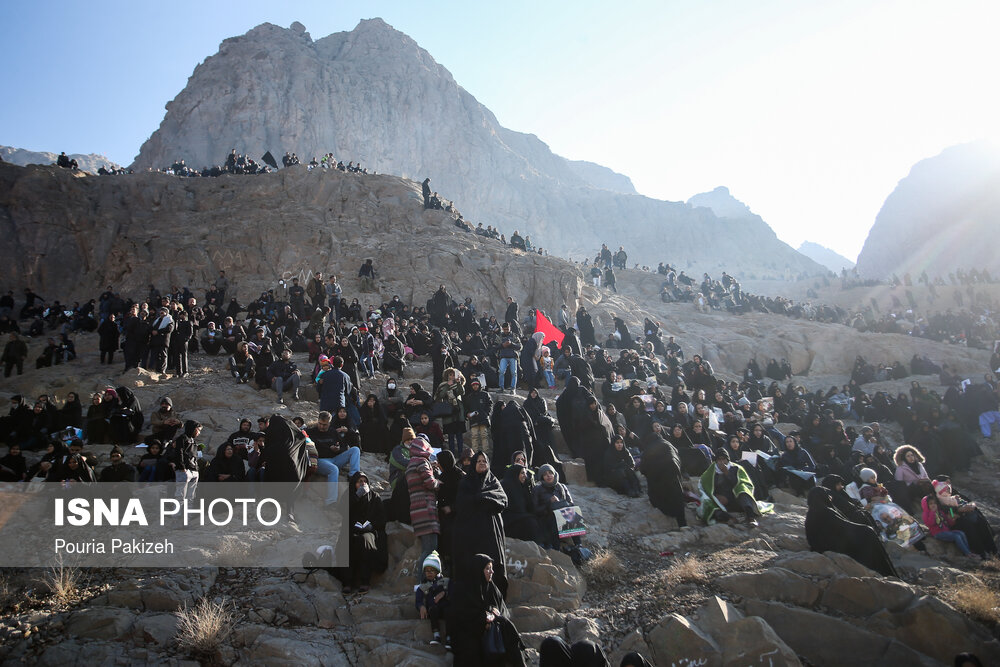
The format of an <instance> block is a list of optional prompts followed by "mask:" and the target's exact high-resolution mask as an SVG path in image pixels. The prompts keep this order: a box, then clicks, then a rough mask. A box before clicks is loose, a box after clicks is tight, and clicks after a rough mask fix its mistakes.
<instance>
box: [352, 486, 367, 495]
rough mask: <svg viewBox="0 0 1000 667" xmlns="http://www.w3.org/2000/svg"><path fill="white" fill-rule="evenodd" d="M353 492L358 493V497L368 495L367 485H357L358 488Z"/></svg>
mask: <svg viewBox="0 0 1000 667" xmlns="http://www.w3.org/2000/svg"><path fill="white" fill-rule="evenodd" d="M355 493H357V494H358V498H360V497H362V496H365V495H368V485H367V484H362V485H361V486H359V487H358V490H357V491H355Z"/></svg>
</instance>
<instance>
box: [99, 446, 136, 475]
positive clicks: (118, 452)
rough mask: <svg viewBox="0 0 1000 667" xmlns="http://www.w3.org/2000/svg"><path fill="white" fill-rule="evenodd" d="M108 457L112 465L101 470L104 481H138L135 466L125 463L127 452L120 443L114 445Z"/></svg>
mask: <svg viewBox="0 0 1000 667" xmlns="http://www.w3.org/2000/svg"><path fill="white" fill-rule="evenodd" d="M108 459H109V460H110V461H111V465H109V466H108V467H106V468H105V469H104V470H102V471H101V476H100V480H101V481H102V482H134V481H136V472H135V468H133V467H132V466H130V465H129V464H128V463H125V452H124V451H123V450H122V448H121V447H119V446H118V445H115V446H114V447H112V448H111V454H110V455H109V456H108Z"/></svg>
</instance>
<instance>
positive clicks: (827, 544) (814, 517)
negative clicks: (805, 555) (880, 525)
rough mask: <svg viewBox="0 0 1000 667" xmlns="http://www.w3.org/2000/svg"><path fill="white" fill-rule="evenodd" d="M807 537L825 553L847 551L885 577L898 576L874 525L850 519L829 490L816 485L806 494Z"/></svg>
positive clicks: (815, 547)
mask: <svg viewBox="0 0 1000 667" xmlns="http://www.w3.org/2000/svg"><path fill="white" fill-rule="evenodd" d="M806 502H807V503H808V504H809V511H808V512H806V540H807V541H808V542H809V548H810V549H812V550H813V551H816V552H819V553H822V552H824V551H836V552H837V553H842V554H847V555H848V556H850V557H851V558H853V559H854V560H856V561H858V562H859V563H861V564H862V565H864V566H865V567H867V568H868V569H870V570H874V571H875V572H878V573H879V574H881V575H883V576H886V577H898V576H899V575H898V574H897V573H896V568H895V567H893V565H892V561H891V560H889V554H887V553H886V551H885V547H884V546H883V545H882V540H881V539H880V538H879V536H878V533H876V532H875V531H874V530H873V529H872V528H871V526H868V525H862V524H860V523H854V522H853V521H848V520H847V519H846V518H845V517H844V515H843V514H841V513H840V512H839V511H837V508H836V507H834V505H833V495H832V494H831V493H830V490H829V489H827V488H825V487H822V486H815V487H813V488H812V489H810V490H809V494H808V495H807V496H806Z"/></svg>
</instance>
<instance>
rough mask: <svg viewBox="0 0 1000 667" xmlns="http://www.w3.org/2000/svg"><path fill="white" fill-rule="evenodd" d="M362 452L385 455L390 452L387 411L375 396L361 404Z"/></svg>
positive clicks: (367, 398) (359, 429)
mask: <svg viewBox="0 0 1000 667" xmlns="http://www.w3.org/2000/svg"><path fill="white" fill-rule="evenodd" d="M360 412H361V424H360V425H359V426H358V432H359V434H360V435H361V451H363V452H372V453H375V454H385V453H387V452H388V451H389V425H388V421H387V420H386V417H385V411H384V410H383V409H382V405H381V403H380V402H379V400H378V396H376V395H375V394H368V396H366V397H365V402H364V403H362V404H361V408H360Z"/></svg>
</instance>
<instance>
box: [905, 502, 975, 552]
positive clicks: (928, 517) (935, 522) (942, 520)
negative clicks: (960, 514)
mask: <svg viewBox="0 0 1000 667" xmlns="http://www.w3.org/2000/svg"><path fill="white" fill-rule="evenodd" d="M920 504H921V506H922V507H923V509H924V524H926V525H927V530H929V531H930V533H931V535H933V536H934V537H935V539H938V540H941V541H943V542H954V543H955V546H957V547H958V549H959V551H961V552H962V554H963V555H965V556H966V557H968V558H972V559H973V560H982V556H980V555H979V554H974V553H972V551H971V550H970V549H969V539H968V538H967V537H966V535H965V533H964V532H962V531H961V530H954V529H953V528H952V526H954V524H955V519H954V518H953V517H951V516H948V515H946V514H944V513H942V512H941V509H940V508H939V507H938V499H937V496H935V495H929V496H925V497H924V499H923V500H921V501H920Z"/></svg>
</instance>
